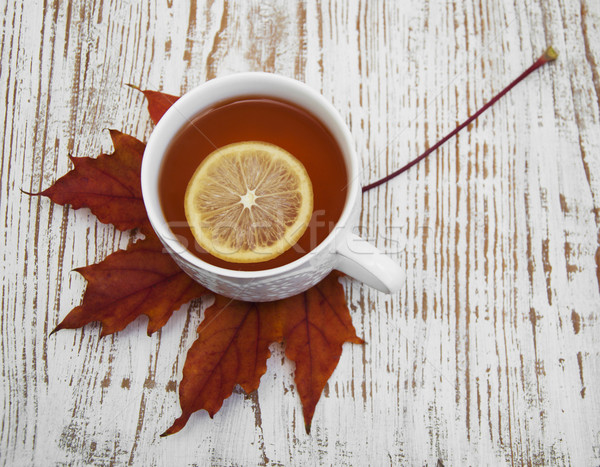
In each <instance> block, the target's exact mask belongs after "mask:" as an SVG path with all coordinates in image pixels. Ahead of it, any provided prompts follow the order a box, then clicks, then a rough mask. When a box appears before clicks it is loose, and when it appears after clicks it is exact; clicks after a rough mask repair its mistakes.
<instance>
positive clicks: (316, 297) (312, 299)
mask: <svg viewBox="0 0 600 467" xmlns="http://www.w3.org/2000/svg"><path fill="white" fill-rule="evenodd" d="M340 276H341V274H340V273H339V272H332V273H331V274H330V275H329V276H327V277H326V278H325V279H324V280H322V281H321V282H320V283H318V284H317V285H315V286H314V287H312V288H310V289H308V290H307V291H306V292H304V293H302V294H300V295H295V296H293V297H290V298H287V299H285V300H280V301H279V302H275V304H274V305H273V306H276V307H278V308H280V309H281V314H282V316H283V318H284V326H283V338H284V342H285V355H286V356H287V357H288V358H289V359H290V360H292V361H294V362H296V373H295V376H294V381H296V387H297V388H298V394H299V395H300V400H301V401H302V411H303V414H304V424H305V427H306V432H307V433H308V432H310V424H311V421H312V418H313V415H314V413H315V407H316V405H317V402H319V398H320V397H321V392H322V391H323V388H324V387H325V383H327V380H328V379H329V377H330V376H331V374H332V373H333V370H335V367H336V366H337V364H338V361H339V359H340V356H341V355H342V344H343V343H344V342H352V343H354V344H363V343H364V341H363V340H362V339H360V338H359V337H357V336H356V331H355V330H354V326H353V325H352V319H351V318H350V310H348V305H347V304H346V296H345V294H344V288H343V287H342V284H340V282H339V280H338V279H339V277H340Z"/></svg>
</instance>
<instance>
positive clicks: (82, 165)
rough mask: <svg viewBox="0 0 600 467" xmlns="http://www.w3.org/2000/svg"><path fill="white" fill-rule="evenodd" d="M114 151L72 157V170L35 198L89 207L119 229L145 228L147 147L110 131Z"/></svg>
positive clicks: (98, 216) (97, 215)
mask: <svg viewBox="0 0 600 467" xmlns="http://www.w3.org/2000/svg"><path fill="white" fill-rule="evenodd" d="M110 136H111V138H112V141H113V145H114V148H115V151H114V152H113V153H112V154H101V155H100V156H99V157H97V158H92V157H71V161H72V162H73V166H74V168H73V170H71V171H70V172H68V173H67V174H66V175H64V176H62V177H61V178H59V179H58V180H57V181H56V182H55V183H54V185H52V186H51V187H50V188H48V189H46V190H44V191H42V192H41V193H35V195H38V196H39V195H42V196H47V197H49V198H50V199H51V200H52V201H54V202H55V203H58V204H61V205H65V204H70V205H71V206H73V208H74V209H79V208H82V207H87V208H90V210H91V211H92V213H93V214H94V215H95V216H96V217H97V218H98V219H99V220H100V221H101V222H104V223H106V224H113V225H114V226H115V227H116V228H117V229H119V230H129V229H133V228H136V227H141V226H143V225H144V224H145V223H146V222H147V220H148V216H147V214H146V209H145V208H144V201H143V200H142V188H141V184H140V171H141V168H142V156H143V154H144V149H145V147H146V146H145V144H144V143H142V142H141V141H139V140H137V139H135V138H134V137H133V136H129V135H126V134H124V133H121V132H119V131H116V130H111V131H110Z"/></svg>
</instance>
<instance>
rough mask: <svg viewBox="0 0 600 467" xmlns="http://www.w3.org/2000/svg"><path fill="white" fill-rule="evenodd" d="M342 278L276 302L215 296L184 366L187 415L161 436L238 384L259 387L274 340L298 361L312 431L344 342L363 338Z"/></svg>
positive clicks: (215, 405)
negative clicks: (315, 416)
mask: <svg viewBox="0 0 600 467" xmlns="http://www.w3.org/2000/svg"><path fill="white" fill-rule="evenodd" d="M339 277H340V274H339V273H337V272H334V273H332V274H330V275H329V276H328V277H327V278H325V279H324V280H323V281H322V282H321V283H319V284H317V285H316V286H314V287H312V288H311V289H309V290H307V291H306V292H304V293H302V294H300V295H296V296H294V297H290V298H287V299H284V300H279V301H276V302H267V303H247V302H239V301H235V300H229V299H226V298H223V297H217V299H216V301H215V303H214V305H212V306H211V307H209V308H208V309H207V310H206V313H205V316H204V320H203V321H202V323H201V324H200V326H199V327H198V339H197V340H196V342H194V344H193V345H192V347H191V348H190V350H189V352H188V355H187V359H186V361H185V364H184V367H183V379H182V381H181V385H180V387H179V400H180V404H181V409H182V415H181V417H179V418H178V419H177V420H175V422H174V423H173V425H172V426H171V427H170V428H169V429H168V430H167V431H166V432H165V433H164V434H163V436H166V435H170V434H173V433H177V432H178V431H179V430H181V429H182V428H183V427H184V426H185V424H186V423H187V421H188V419H189V418H190V416H191V414H192V413H193V412H196V411H198V410H201V409H205V410H206V411H207V412H208V413H209V415H210V416H211V417H212V416H213V415H214V414H215V413H216V412H217V411H218V410H219V409H220V408H221V405H222V404H223V400H225V399H226V398H227V397H229V396H230V395H231V393H232V392H233V389H234V387H235V385H236V384H239V385H240V386H241V387H242V389H244V391H246V392H252V391H255V390H256V389H257V388H258V385H259V381H260V378H261V376H262V375H263V374H264V373H265V371H266V369H267V364H266V362H267V359H268V358H269V356H270V351H269V345H270V344H271V343H272V342H281V341H283V342H285V346H286V355H287V356H288V358H290V359H291V360H293V361H294V362H295V363H296V375H295V381H296V385H297V387H298V393H299V394H300V400H301V401H302V406H303V413H304V420H305V427H306V431H307V432H308V431H309V430H310V424H311V420H312V417H313V414H314V411H315V407H316V405H317V402H318V401H319V398H320V396H321V392H322V391H323V388H324V387H325V383H327V380H328V379H329V377H330V376H331V373H333V370H334V369H335V367H336V366H337V363H338V361H339V358H340V355H341V353H342V344H343V343H344V342H354V343H362V342H363V341H362V339H360V338H358V337H357V336H356V331H355V330H354V326H353V325H352V320H351V318H350V314H349V310H348V307H347V305H346V301H345V295H344V289H343V288H342V285H341V284H340V283H339V281H338V278H339Z"/></svg>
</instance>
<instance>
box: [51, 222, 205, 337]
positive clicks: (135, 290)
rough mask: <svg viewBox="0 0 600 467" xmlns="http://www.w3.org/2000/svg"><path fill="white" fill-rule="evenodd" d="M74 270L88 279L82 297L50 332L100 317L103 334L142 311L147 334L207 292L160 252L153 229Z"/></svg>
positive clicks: (161, 250)
mask: <svg viewBox="0 0 600 467" xmlns="http://www.w3.org/2000/svg"><path fill="white" fill-rule="evenodd" d="M76 271H77V272H79V273H80V274H81V275H82V276H83V277H84V278H85V279H86V280H87V281H88V286H87V289H86V291H85V294H84V296H83V302H82V304H81V305H79V306H78V307H75V308H74V309H73V310H72V311H71V312H70V313H69V314H68V315H67V316H66V317H65V319H63V320H62V321H61V323H60V324H59V325H58V326H57V327H56V328H55V329H54V331H52V333H55V332H56V331H59V330H61V329H75V328H79V327H82V326H84V325H86V324H88V323H91V322H92V321H99V322H100V323H101V324H102V332H101V335H102V336H105V335H107V334H112V333H114V332H117V331H120V330H122V329H124V328H125V327H126V326H127V325H128V324H129V323H131V322H132V321H134V320H135V319H136V318H137V317H138V316H141V315H146V316H147V317H148V335H150V334H152V333H153V332H154V331H157V330H158V329H160V328H161V327H163V326H164V325H165V323H166V322H167V321H168V319H169V318H170V317H171V315H172V314H173V312H174V311H175V310H177V309H178V308H179V307H180V306H181V305H183V304H184V303H187V302H189V301H190V300H192V299H194V298H197V297H200V296H201V295H204V294H205V293H208V290H207V289H205V288H204V287H203V286H201V285H200V284H198V283H197V282H195V281H194V280H193V279H192V278H191V277H189V276H188V275H187V274H185V273H184V272H183V271H182V270H181V269H180V268H179V266H177V264H176V263H175V261H173V259H172V258H171V257H170V256H169V255H168V254H166V253H165V252H164V247H163V245H162V243H161V242H160V240H159V239H158V238H157V237H156V235H155V234H154V233H152V234H150V233H147V234H146V238H145V239H144V240H139V241H137V242H136V243H134V244H133V245H131V246H130V247H129V248H127V250H119V251H117V252H115V253H113V254H111V255H109V256H107V257H106V259H105V260H104V261H102V262H100V263H97V264H93V265H91V266H86V267H83V268H79V269H76Z"/></svg>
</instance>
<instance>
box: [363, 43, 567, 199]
mask: <svg viewBox="0 0 600 467" xmlns="http://www.w3.org/2000/svg"><path fill="white" fill-rule="evenodd" d="M556 57H558V53H557V52H556V51H555V50H554V49H553V48H552V47H548V48H547V49H546V51H545V52H544V53H543V54H542V56H541V57H540V58H538V59H537V60H536V61H535V62H534V63H533V64H532V65H531V66H530V67H529V68H527V69H526V70H525V71H524V72H523V73H521V74H520V75H519V76H518V77H517V78H516V79H515V80H514V81H512V82H511V83H510V84H509V85H508V86H506V87H505V88H504V89H503V90H502V91H500V92H499V93H498V94H496V95H495V96H494V97H493V98H492V99H491V100H490V101H489V102H487V103H486V104H485V105H483V107H481V108H480V109H479V110H478V111H477V112H475V113H474V114H473V115H471V116H470V117H469V118H467V119H466V120H465V121H464V122H463V123H461V124H460V125H459V126H457V127H456V128H455V129H454V130H452V131H451V132H450V133H448V134H447V135H446V136H444V137H443V138H442V139H441V140H439V141H438V142H437V143H435V144H434V145H433V146H431V147H430V148H429V149H427V150H426V151H425V152H424V153H423V154H421V155H420V156H419V157H417V158H416V159H413V160H412V161H410V162H409V163H408V164H406V165H405V166H404V167H402V168H400V169H398V170H396V171H395V172H392V173H391V174H389V175H388V176H386V177H383V178H382V179H381V180H377V181H376V182H373V183H370V184H369V185H365V186H364V187H363V188H362V191H363V193H364V192H366V191H369V190H370V189H372V188H376V187H378V186H379V185H382V184H383V183H385V182H387V181H389V180H391V179H392V178H394V177H397V176H398V175H400V174H401V173H403V172H406V171H407V170H408V169H410V168H411V167H412V166H413V165H415V164H417V163H419V162H421V161H422V160H423V159H425V158H426V157H427V156H428V155H429V154H431V153H432V152H434V151H435V150H437V149H438V148H439V147H440V146H441V145H442V144H444V143H445V142H446V141H448V140H449V139H450V138H452V137H453V136H454V135H456V134H457V133H458V132H459V131H460V130H462V129H463V128H464V127H466V126H468V125H469V124H470V123H472V122H473V121H474V120H476V119H477V117H479V116H480V115H481V114H482V113H483V112H485V111H486V110H487V109H489V108H490V107H491V106H492V105H494V104H495V103H496V102H497V101H498V100H500V98H501V97H502V96H504V95H505V94H506V93H507V92H508V91H510V90H511V89H512V88H514V87H515V86H516V85H517V84H519V83H520V82H521V81H522V80H524V79H525V78H526V77H527V76H529V75H530V74H531V73H533V72H534V71H535V70H537V69H538V68H539V67H541V66H542V65H545V64H546V63H548V62H552V61H554V60H556Z"/></svg>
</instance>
